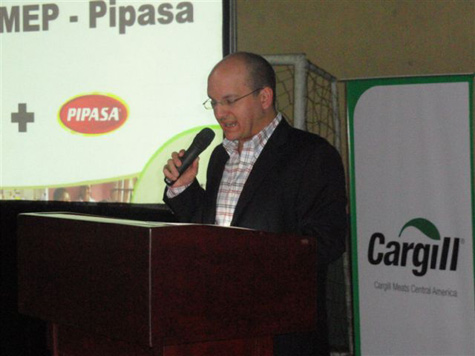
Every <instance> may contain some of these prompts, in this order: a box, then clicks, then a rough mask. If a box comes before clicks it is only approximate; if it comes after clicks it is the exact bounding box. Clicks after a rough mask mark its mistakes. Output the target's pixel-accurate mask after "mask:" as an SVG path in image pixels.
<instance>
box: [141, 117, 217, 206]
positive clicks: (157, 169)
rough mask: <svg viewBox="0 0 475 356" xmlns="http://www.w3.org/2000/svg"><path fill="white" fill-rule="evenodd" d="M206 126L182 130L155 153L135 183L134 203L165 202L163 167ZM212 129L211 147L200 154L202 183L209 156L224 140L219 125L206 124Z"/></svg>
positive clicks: (199, 177)
mask: <svg viewBox="0 0 475 356" xmlns="http://www.w3.org/2000/svg"><path fill="white" fill-rule="evenodd" d="M204 127H205V126H200V127H195V128H193V129H191V130H188V131H185V132H182V133H180V134H178V135H176V136H175V137H173V138H171V139H170V140H169V141H167V142H165V144H164V145H163V146H162V147H160V148H159V149H158V150H157V152H155V153H154V154H153V156H152V157H151V158H150V160H149V161H148V163H147V164H146V165H145V168H144V169H143V170H142V173H140V175H139V178H138V180H137V183H136V185H135V189H134V193H133V196H132V203H136V204H157V203H163V192H164V190H165V182H164V181H163V179H164V176H163V172H162V171H163V167H164V166H165V164H166V163H167V161H168V159H169V158H170V156H171V154H172V152H174V151H177V152H178V151H179V150H181V149H187V148H188V147H189V146H190V145H191V143H192V142H193V139H194V138H195V136H196V135H197V134H198V132H200V131H201V130H202V129H203V128H204ZM206 127H209V128H210V129H212V130H213V131H214V132H215V134H216V136H215V138H214V140H213V142H211V144H210V145H209V147H208V148H207V149H206V150H205V151H204V152H203V153H202V154H201V155H200V167H199V171H198V181H199V182H200V184H201V185H204V184H205V183H206V168H207V167H208V162H209V158H210V156H211V152H213V149H214V147H216V146H217V145H219V144H220V143H221V142H222V138H223V132H222V130H221V128H220V127H219V125H213V126H206Z"/></svg>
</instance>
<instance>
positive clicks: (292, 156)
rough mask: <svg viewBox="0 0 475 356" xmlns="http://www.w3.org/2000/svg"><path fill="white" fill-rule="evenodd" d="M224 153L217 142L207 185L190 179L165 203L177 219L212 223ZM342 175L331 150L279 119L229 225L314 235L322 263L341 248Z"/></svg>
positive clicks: (343, 228) (343, 221) (343, 229)
mask: <svg viewBox="0 0 475 356" xmlns="http://www.w3.org/2000/svg"><path fill="white" fill-rule="evenodd" d="M228 158H229V156H228V154H227V152H226V151H225V149H224V148H223V146H222V145H219V146H217V147H216V148H215V149H214V151H213V153H212V155H211V159H210V162H209V165H208V171H207V182H206V190H204V189H203V188H202V187H201V186H200V185H199V183H198V182H197V181H196V180H195V182H194V183H193V184H192V185H191V186H190V187H188V188H187V189H186V190H185V191H184V192H183V193H181V194H180V195H178V196H177V197H175V198H173V199H168V198H167V197H166V193H165V198H164V200H165V202H166V203H167V205H168V206H169V207H170V208H171V209H172V210H173V212H174V213H175V215H176V216H177V217H178V219H179V221H182V222H196V223H205V224H214V223H215V215H216V199H217V195H218V189H219V184H220V181H221V177H222V174H223V170H224V166H225V164H226V161H227V160H228ZM346 203H347V200H346V189H345V175H344V170H343V165H342V161H341V157H340V155H339V154H338V152H337V151H336V149H335V148H334V147H333V146H331V145H330V144H329V143H328V142H327V141H326V140H324V139H323V138H321V137H320V136H317V135H314V134H310V133H308V132H304V131H302V130H298V129H295V128H292V127H291V126H290V125H289V124H288V123H287V122H286V121H285V119H283V120H282V121H281V123H280V124H279V125H278V126H277V128H276V129H275V131H274V133H273V134H272V136H271V137H270V138H269V140H268V142H267V144H266V146H265V147H264V149H263V150H262V152H261V154H260V156H259V158H258V159H257V161H256V163H255V165H254V167H253V169H252V171H251V173H250V175H249V178H248V180H247V181H246V184H245V186H244V189H243V191H242V193H241V196H240V198H239V201H238V203H237V206H236V209H235V213H234V217H233V220H232V223H231V225H232V226H240V227H246V228H251V229H255V230H262V231H269V232H275V233H291V234H298V235H306V236H315V237H316V238H317V249H318V261H319V262H320V263H322V264H327V263H329V262H331V261H333V260H335V259H337V258H338V257H339V256H340V255H341V254H342V253H343V251H344V249H345V234H346V228H347V217H346Z"/></svg>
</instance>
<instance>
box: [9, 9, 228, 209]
mask: <svg viewBox="0 0 475 356" xmlns="http://www.w3.org/2000/svg"><path fill="white" fill-rule="evenodd" d="M0 48H1V53H0V54H1V67H0V68H1V69H0V70H1V71H0V80H1V83H2V86H1V89H0V97H1V103H0V115H1V162H0V164H1V181H0V193H1V199H29V200H35V199H44V200H52V199H60V198H59V196H56V198H55V197H54V192H55V191H56V190H58V189H59V188H64V189H65V190H66V191H67V193H68V195H69V199H71V200H89V199H91V201H121V202H135V203H142V202H147V203H158V202H161V194H162V192H160V193H158V191H156V190H158V189H163V186H162V187H160V185H161V181H163V177H162V174H161V169H160V170H158V169H157V168H156V166H157V167H158V166H159V165H160V166H163V165H164V164H165V161H163V162H159V160H160V159H161V157H159V155H160V153H162V154H163V155H164V154H165V153H168V151H169V150H167V147H166V146H167V145H170V144H172V143H175V144H176V142H177V140H179V142H180V143H182V144H183V145H184V147H185V148H186V147H187V146H188V145H189V143H191V141H192V139H193V137H194V134H196V133H197V132H198V131H199V130H200V128H202V127H203V126H212V125H215V124H216V122H215V120H214V117H213V114H212V112H209V111H206V110H205V109H204V108H203V107H202V105H201V104H202V102H203V101H204V100H205V99H206V80H207V75H208V73H209V71H210V70H211V68H212V67H213V65H214V64H215V63H216V62H217V61H218V60H219V59H220V58H222V54H223V4H222V1H210V0H194V1H148V0H145V1H142V0H140V1H121V0H109V1H87V0H80V1H79V0H71V1H69V0H68V1H33V2H32V1H20V0H17V1H2V3H1V4H0ZM217 136H218V137H220V136H221V135H219V134H218V135H217ZM216 144H217V143H216ZM209 150H211V148H210V149H209ZM165 158H166V157H164V159H165ZM203 166H204V162H202V170H203V169H204V167H203ZM150 169H154V170H155V171H156V174H157V177H154V178H156V184H154V183H153V181H152V182H150V177H149V176H150V173H149V171H147V170H150ZM141 180H143V183H140V182H141ZM145 181H147V183H146V182H145ZM81 186H82V188H80V187H81ZM140 186H141V187H142V188H141V189H142V190H141V191H140V192H138V191H137V192H136V191H135V190H136V187H137V188H138V187H140ZM145 187H146V189H151V190H152V191H150V192H145V191H143V189H145ZM86 188H87V189H89V191H90V193H91V195H92V198H89V197H86V198H85V197H84V196H83V192H82V191H83V190H84V189H86ZM154 190H155V191H154ZM135 193H137V194H135ZM134 194H135V195H136V196H135V197H134ZM139 197H140V198H139ZM150 197H154V198H153V199H151V198H150ZM61 199H62V198H61ZM65 199H66V198H65Z"/></svg>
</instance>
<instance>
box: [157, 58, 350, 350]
mask: <svg viewBox="0 0 475 356" xmlns="http://www.w3.org/2000/svg"><path fill="white" fill-rule="evenodd" d="M275 86H276V84H275V73H274V70H273V68H272V66H271V65H270V64H269V63H268V62H267V61H266V60H265V59H264V58H262V57H260V56H258V55H255V54H251V53H245V52H238V53H235V54H231V55H229V56H227V57H226V58H224V59H223V60H222V61H221V62H219V63H218V64H217V65H216V66H215V67H214V69H213V70H212V71H211V73H210V75H209V77H208V96H209V100H208V101H207V102H205V106H206V105H209V107H211V108H212V109H213V110H214V115H215V117H216V120H217V121H218V123H219V124H220V125H221V128H222V129H223V132H224V136H225V138H224V141H223V144H221V145H219V146H217V147H216V148H215V149H214V151H213V153H212V155H211V159H210V162H209V166H208V171H207V182H206V189H203V188H202V187H200V185H199V183H198V182H197V180H196V174H197V172H198V159H197V160H195V162H193V164H192V165H191V166H190V167H189V168H188V169H187V170H186V171H185V172H184V173H183V174H182V175H181V176H179V174H178V171H177V167H179V166H180V165H181V161H180V157H181V156H183V153H184V151H183V150H182V151H181V152H180V153H177V152H174V153H173V154H172V157H171V159H169V160H168V162H167V165H166V166H165V167H164V169H163V172H164V175H165V176H166V177H167V178H169V179H170V180H172V181H175V183H174V184H173V185H172V187H170V188H169V189H167V190H166V192H165V198H164V199H165V202H166V203H167V205H168V206H169V207H170V208H171V209H172V210H173V212H174V213H175V215H176V216H177V217H178V218H179V220H180V221H183V222H199V223H207V224H218V225H223V226H240V227H246V228H252V229H256V230H263V231H269V232H275V233H292V234H299V235H308V236H315V237H316V238H317V250H318V256H317V258H318V261H319V267H318V273H317V275H318V276H319V281H318V282H319V293H320V296H319V300H318V308H319V310H318V315H319V322H318V324H319V325H318V326H317V328H318V333H317V335H316V336H315V335H313V336H311V338H310V339H311V340H303V339H299V338H297V339H298V340H292V338H287V339H285V338H279V339H277V340H276V341H275V345H276V347H275V350H276V354H282V355H284V354H285V355H287V354H288V355H293V356H296V355H313V354H322V355H325V354H328V353H329V346H328V340H327V336H326V332H327V330H326V314H325V312H324V310H325V304H324V303H325V297H324V296H325V289H324V286H325V276H326V266H327V265H328V263H330V262H332V261H334V260H335V259H337V258H338V257H339V256H340V255H341V254H342V253H343V251H344V248H345V233H346V221H347V219H346V193H345V179H344V172H343V165H342V163H341V158H340V156H339V154H338V153H337V151H336V150H335V149H334V148H333V147H332V146H331V145H330V144H329V143H328V142H327V141H325V140H324V139H322V138H321V137H319V136H317V135H313V134H310V133H307V132H304V131H301V130H297V129H294V128H292V127H291V126H290V125H289V124H288V123H287V122H286V121H285V119H284V118H283V117H282V115H281V114H280V113H278V112H277V111H276V108H275ZM314 336H315V337H314ZM307 341H308V342H307ZM304 344H306V345H307V346H302V345H304ZM312 347H314V348H316V351H315V350H310V349H311V348H312Z"/></svg>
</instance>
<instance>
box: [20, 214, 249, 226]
mask: <svg viewBox="0 0 475 356" xmlns="http://www.w3.org/2000/svg"><path fill="white" fill-rule="evenodd" d="M20 216H36V217H41V218H54V219H66V220H76V221H88V222H96V223H104V224H118V225H128V226H138V227H145V228H156V227H171V226H214V227H216V226H217V225H206V224H192V223H169V222H159V221H141V220H131V219H118V218H110V217H103V216H97V215H86V214H78V213H69V212H41V213H22V214H20ZM226 228H230V229H239V230H251V229H247V228H243V227H237V226H229V227H226Z"/></svg>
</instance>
